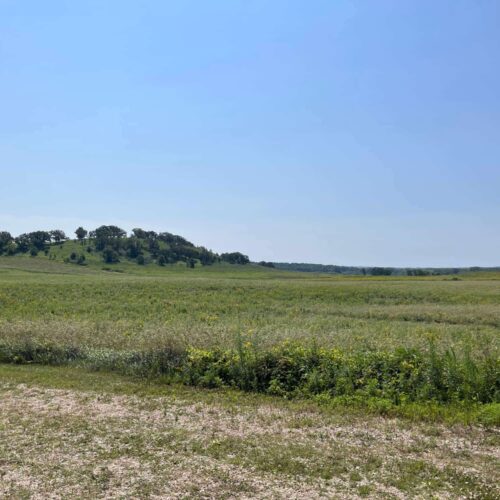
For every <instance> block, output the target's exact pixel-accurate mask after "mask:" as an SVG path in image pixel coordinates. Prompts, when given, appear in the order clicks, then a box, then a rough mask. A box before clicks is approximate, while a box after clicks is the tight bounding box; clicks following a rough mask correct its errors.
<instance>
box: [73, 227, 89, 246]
mask: <svg viewBox="0 0 500 500" xmlns="http://www.w3.org/2000/svg"><path fill="white" fill-rule="evenodd" d="M75 234H76V237H77V239H78V241H79V242H80V243H81V244H82V245H83V241H84V240H85V238H86V237H87V234H89V233H88V231H87V230H86V229H83V227H82V226H80V227H79V228H77V229H76V231H75Z"/></svg>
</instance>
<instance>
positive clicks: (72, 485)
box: [0, 366, 500, 499]
mask: <svg viewBox="0 0 500 500" xmlns="http://www.w3.org/2000/svg"><path fill="white" fill-rule="evenodd" d="M141 384H143V383H142V382H134V383H133V385H130V383H129V382H127V380H126V379H122V378H119V377H117V376H111V375H105V374H100V375H98V376H97V375H91V374H87V373H86V372H83V371H81V370H71V369H68V368H47V367H29V368H27V367H12V366H9V367H6V366H4V367H2V370H1V378H0V398H1V401H2V404H1V405H0V497H2V498H24V497H29V498H44V499H45V498H49V497H50V498H130V497H136V498H137V497H142V498H144V497H152V498H154V497H161V498H193V497H194V498H228V497H231V498H332V497H333V498H357V497H360V496H370V497H373V498H391V497H392V498H406V497H410V496H412V497H413V496H421V497H426V498H427V497H430V496H432V495H434V496H435V497H437V498H471V497H475V498H498V495H499V494H500V490H499V489H498V488H497V486H496V485H497V484H499V483H500V475H499V470H500V468H499V465H500V449H499V446H498V445H499V443H500V433H499V431H498V430H495V429H483V428H481V427H464V426H453V427H448V426H444V425H440V424H432V425H431V424H425V423H417V424H415V423H413V424H411V423H409V422H408V421H405V420H399V419H384V418H380V417H367V416H363V415H359V414H356V413H350V414H335V413H332V412H331V411H326V410H322V409H320V408H317V407H315V406H314V405H311V404H310V403H309V404H307V405H304V406H300V405H299V404H298V403H287V402H284V401H281V400H275V399H272V398H269V397H266V398H264V397H257V396H252V397H250V396H247V395H243V394H237V393H231V392H217V393H210V392H207V391H197V390H188V389H179V388H176V387H160V386H155V388H154V390H152V391H150V390H149V389H148V387H147V386H145V385H141ZM61 387H72V388H71V389H68V388H61ZM131 387H132V389H131ZM148 391H149V392H148ZM131 392H136V393H138V394H131ZM159 392H160V393H163V395H158V393H159Z"/></svg>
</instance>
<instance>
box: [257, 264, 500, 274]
mask: <svg viewBox="0 0 500 500" xmlns="http://www.w3.org/2000/svg"><path fill="white" fill-rule="evenodd" d="M259 264H260V265H263V263H259ZM273 265H274V267H276V268H277V269H283V270H288V271H300V272H306V273H326V274H346V275H363V276H440V275H449V274H460V273H465V272H474V271H500V267H478V266H473V267H462V268H458V267H434V268H406V267H358V266H337V265H325V264H307V263H294V262H273Z"/></svg>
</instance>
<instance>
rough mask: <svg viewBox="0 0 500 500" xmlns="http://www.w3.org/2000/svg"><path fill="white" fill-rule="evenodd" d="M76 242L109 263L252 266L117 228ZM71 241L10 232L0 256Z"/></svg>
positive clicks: (172, 238)
mask: <svg viewBox="0 0 500 500" xmlns="http://www.w3.org/2000/svg"><path fill="white" fill-rule="evenodd" d="M75 235H76V239H77V240H78V241H79V242H80V243H81V244H82V246H84V245H86V247H87V248H86V250H87V252H88V253H92V252H99V253H101V254H102V258H103V261H104V262H106V263H114V262H120V260H121V259H123V258H125V259H130V260H135V261H136V262H137V263H138V264H140V265H144V264H146V263H148V262H155V263H157V264H158V265H160V266H164V265H166V264H173V263H176V262H185V263H186V265H187V266H188V267H195V265H196V264H197V263H198V262H199V263H200V264H201V265H203V266H207V265H210V264H213V263H215V262H228V263H230V264H248V263H249V262H250V260H249V258H248V257H247V256H246V255H243V254H242V253H240V252H232V253H223V254H221V255H219V254H217V253H215V252H212V251H211V250H208V249H206V248H205V247H203V246H195V245H194V244H193V243H191V242H190V241H188V240H186V239H185V238H183V237H182V236H179V235H176V234H172V233H167V232H161V233H156V232H155V231H146V230H144V229H141V228H135V229H133V230H132V233H131V234H130V235H128V234H127V232H126V231H124V230H123V229H121V228H119V227H117V226H100V227H98V228H97V229H94V230H92V231H87V230H86V229H84V228H83V227H79V228H77V229H76V231H75ZM68 239H69V238H68V237H67V236H66V234H65V233H64V231H61V230H53V231H34V232H32V233H24V234H21V235H19V236H17V237H13V236H12V235H11V234H10V233H8V232H6V231H1V232H0V255H2V254H6V255H15V254H18V253H28V252H29V253H30V254H31V255H32V256H36V255H37V254H38V253H39V252H42V251H43V252H45V253H46V254H48V253H49V250H50V247H51V245H62V244H63V243H64V242H65V241H67V240H68ZM69 260H70V261H75V260H76V261H77V262H78V263H79V264H83V263H84V262H85V256H83V258H82V256H81V255H80V256H77V255H76V254H75V255H73V254H72V255H71V256H70V258H69Z"/></svg>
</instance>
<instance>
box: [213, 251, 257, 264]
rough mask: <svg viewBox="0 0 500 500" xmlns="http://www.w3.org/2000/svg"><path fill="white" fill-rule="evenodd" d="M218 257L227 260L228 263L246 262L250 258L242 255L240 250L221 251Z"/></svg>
mask: <svg viewBox="0 0 500 500" xmlns="http://www.w3.org/2000/svg"><path fill="white" fill-rule="evenodd" d="M220 258H221V259H222V260H223V261H224V262H229V264H243V265H244V264H248V263H249V262H250V259H249V258H248V256H247V255H243V254H242V253H240V252H231V253H223V254H221V256H220Z"/></svg>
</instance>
